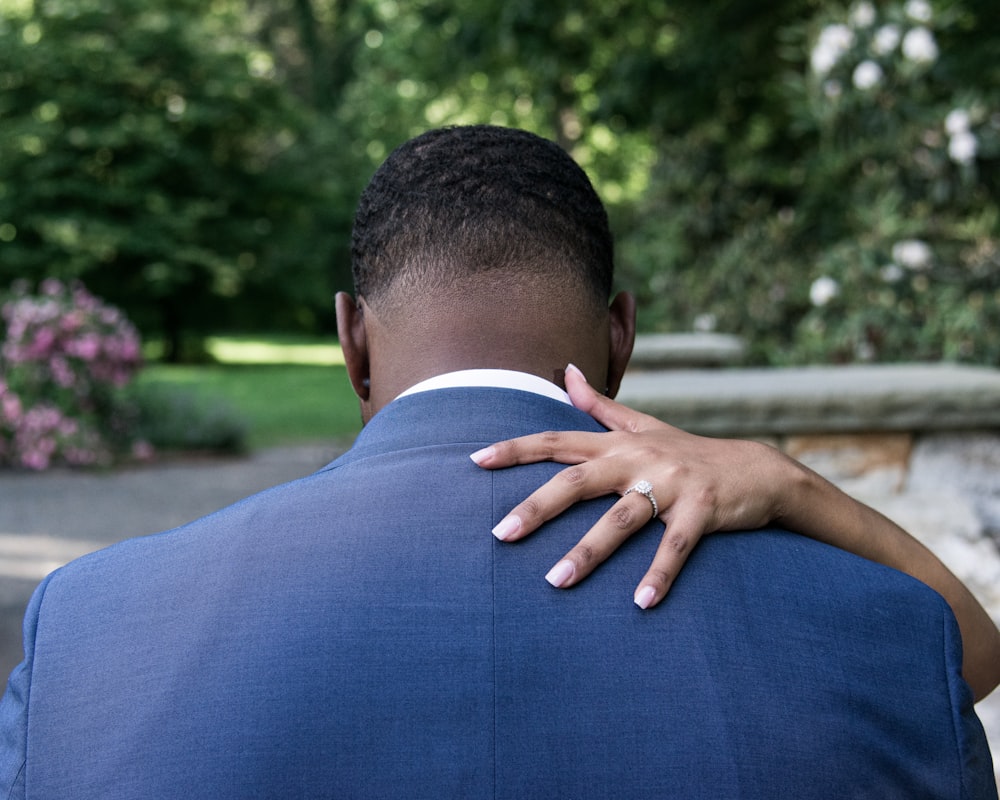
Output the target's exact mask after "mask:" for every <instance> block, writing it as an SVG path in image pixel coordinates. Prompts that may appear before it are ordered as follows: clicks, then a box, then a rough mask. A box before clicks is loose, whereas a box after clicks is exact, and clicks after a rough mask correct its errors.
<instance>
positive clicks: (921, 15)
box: [905, 0, 934, 22]
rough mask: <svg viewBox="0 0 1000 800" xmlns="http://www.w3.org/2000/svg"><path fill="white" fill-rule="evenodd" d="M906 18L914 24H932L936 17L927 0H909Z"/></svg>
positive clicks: (906, 7)
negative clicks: (932, 19)
mask: <svg viewBox="0 0 1000 800" xmlns="http://www.w3.org/2000/svg"><path fill="white" fill-rule="evenodd" d="M905 11H906V16H908V17H909V18H910V19H912V20H913V21H914V22H930V21H931V18H932V17H933V16H934V12H933V10H932V9H931V4H930V3H928V2H927V0H909V2H907V4H906V6H905Z"/></svg>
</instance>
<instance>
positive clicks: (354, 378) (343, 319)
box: [334, 292, 371, 403]
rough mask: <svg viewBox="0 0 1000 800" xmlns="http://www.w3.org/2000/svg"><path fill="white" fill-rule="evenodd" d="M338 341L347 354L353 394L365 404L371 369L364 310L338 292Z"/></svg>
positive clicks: (336, 300)
mask: <svg viewBox="0 0 1000 800" xmlns="http://www.w3.org/2000/svg"><path fill="white" fill-rule="evenodd" d="M334 302H335V306H336V309H337V338H338V339H339V340H340V349H341V350H343V351H344V364H345V365H346V366H347V377H348V378H349V379H350V381H351V386H353V387H354V393H355V394H356V395H357V396H358V397H359V398H360V399H361V402H362V403H364V402H366V401H367V400H368V397H369V395H370V394H371V382H370V381H371V368H370V366H369V364H368V333H367V331H366V330H365V314H364V309H363V307H362V306H361V305H360V304H359V303H355V302H354V298H353V297H351V296H350V295H349V294H347V292H337V296H336V298H335V300H334Z"/></svg>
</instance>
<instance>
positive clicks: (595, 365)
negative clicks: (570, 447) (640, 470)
mask: <svg viewBox="0 0 1000 800" xmlns="http://www.w3.org/2000/svg"><path fill="white" fill-rule="evenodd" d="M552 297H560V301H561V302H560V304H559V308H557V309H554V308H553V304H552V302H551V299H550V298H552ZM336 308H337V335H338V337H339V339H340V346H341V348H342V349H343V351H344V362H345V364H346V366H347V375H348V377H349V378H350V381H351V385H352V386H353V387H354V392H355V394H357V395H358V398H359V400H360V402H361V416H362V420H363V421H364V422H365V423H367V422H368V420H370V419H371V418H372V417H373V416H374V415H375V414H376V413H377V412H378V411H379V409H381V408H382V407H383V406H385V405H387V404H388V403H390V402H392V400H393V399H395V398H396V397H397V396H398V395H399V394H400V393H401V392H403V391H404V390H406V389H408V388H409V387H411V386H413V385H414V384H417V383H419V382H420V381H422V380H425V379H427V378H432V377H434V376H436V375H442V374H444V373H446V372H454V371H456V370H462V369H511V370H518V371H520V372H526V373H529V374H531V375H537V376H539V377H541V378H545V379H546V380H549V381H551V380H553V379H554V378H555V377H557V376H561V375H562V372H563V370H564V369H565V366H566V364H567V363H574V364H577V365H579V366H580V368H581V369H585V370H586V374H587V375H588V376H589V377H590V380H591V381H592V382H593V385H594V386H595V388H597V389H598V391H601V392H605V390H606V394H607V395H608V396H609V397H613V396H614V395H615V394H616V393H617V392H618V387H619V386H620V384H621V379H622V375H623V374H624V372H625V367H626V365H627V364H628V359H629V356H630V355H631V354H632V344H633V343H634V341H635V299H634V298H633V296H632V295H631V294H629V293H628V292H623V293H621V294H619V295H617V296H616V297H615V298H614V300H612V302H611V305H610V306H609V307H608V309H607V311H606V312H596V311H594V310H592V309H591V308H590V304H589V303H588V301H587V300H586V299H584V298H582V297H571V296H567V293H566V291H565V290H562V291H561V292H558V293H557V292H552V291H550V292H539V291H538V287H518V286H507V287H505V289H504V291H503V293H499V292H494V291H493V290H491V289H489V288H487V289H481V288H470V289H469V290H468V291H465V292H463V293H462V295H461V296H434V297H430V298H425V299H424V300H423V301H420V302H417V301H413V302H410V303H409V304H408V306H407V308H406V311H405V313H391V312H389V311H385V312H383V313H381V314H380V313H379V309H378V308H375V309H373V308H372V307H371V306H369V305H368V303H367V302H366V301H365V299H364V298H363V297H362V298H360V299H359V301H358V302H355V300H354V299H353V298H352V297H351V296H350V295H349V294H347V293H345V292H340V293H338V294H337V297H336Z"/></svg>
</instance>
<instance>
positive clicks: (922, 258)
mask: <svg viewBox="0 0 1000 800" xmlns="http://www.w3.org/2000/svg"><path fill="white" fill-rule="evenodd" d="M933 255H934V253H933V252H932V251H931V247H930V245H929V244H927V242H924V241H921V240H920V239H903V240H901V241H899V242H896V244H894V245H893V246H892V259H893V261H895V262H896V263H897V264H902V265H903V266H904V267H906V268H907V269H912V270H923V269H927V268H928V267H929V266H930V265H931V258H932V257H933Z"/></svg>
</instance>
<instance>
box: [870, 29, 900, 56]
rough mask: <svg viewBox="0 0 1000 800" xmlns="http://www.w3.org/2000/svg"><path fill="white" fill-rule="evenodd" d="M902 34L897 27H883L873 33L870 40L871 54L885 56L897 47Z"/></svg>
mask: <svg viewBox="0 0 1000 800" xmlns="http://www.w3.org/2000/svg"><path fill="white" fill-rule="evenodd" d="M901 38H902V34H901V33H900V32H899V26H898V25H883V26H882V27H881V28H879V29H878V30H877V31H876V32H875V38H874V39H873V40H872V52H874V53H875V55H877V56H887V55H889V53H891V52H892V51H893V50H895V49H896V47H897V45H899V40H900V39H901Z"/></svg>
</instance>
